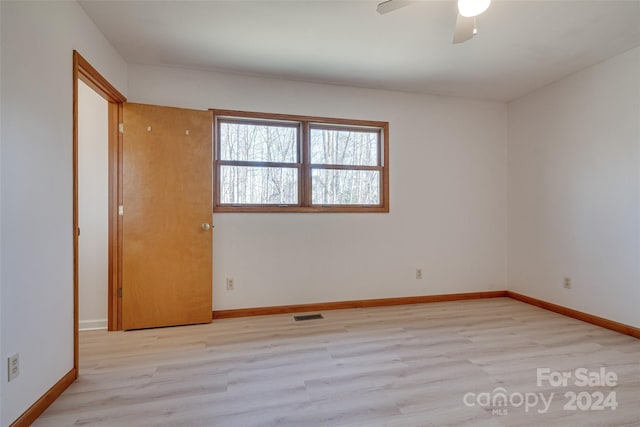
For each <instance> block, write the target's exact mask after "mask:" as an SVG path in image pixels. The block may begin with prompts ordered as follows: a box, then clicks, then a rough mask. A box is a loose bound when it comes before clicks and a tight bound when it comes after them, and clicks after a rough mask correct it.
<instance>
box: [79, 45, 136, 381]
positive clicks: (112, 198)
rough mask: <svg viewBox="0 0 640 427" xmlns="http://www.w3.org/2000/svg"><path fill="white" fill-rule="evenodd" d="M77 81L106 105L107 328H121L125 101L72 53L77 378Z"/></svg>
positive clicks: (93, 69) (104, 80) (113, 88)
mask: <svg viewBox="0 0 640 427" xmlns="http://www.w3.org/2000/svg"><path fill="white" fill-rule="evenodd" d="M78 79H80V80H82V81H83V82H84V83H86V84H87V85H88V86H89V87H91V88H92V89H93V90H94V91H96V93H98V94H99V95H100V96H102V97H103V98H104V99H105V100H107V102H108V103H109V119H108V120H109V125H108V129H109V136H108V139H109V279H108V283H109V285H108V286H109V290H108V296H109V297H108V311H107V316H108V318H109V324H108V329H109V330H110V331H114V330H119V329H121V323H122V321H121V316H120V301H119V299H118V288H119V286H120V283H121V262H120V260H121V256H122V250H121V248H122V239H121V238H122V223H121V220H120V217H119V216H118V205H119V204H120V203H121V202H122V179H121V176H122V134H120V132H119V129H118V124H119V123H121V122H122V109H123V103H124V102H125V101H126V100H127V98H125V96H124V95H122V94H121V93H120V92H119V91H118V90H117V89H116V88H115V87H114V86H113V85H111V83H109V81H108V80H107V79H105V78H104V77H103V76H102V74H100V73H99V72H98V71H97V70H96V69H95V68H94V67H93V66H92V65H91V64H90V63H89V62H88V61H87V60H86V59H84V58H83V57H82V55H80V54H79V53H78V51H76V50H74V51H73V231H72V232H73V366H74V370H75V378H77V377H78V326H79V325H78V279H79V276H78Z"/></svg>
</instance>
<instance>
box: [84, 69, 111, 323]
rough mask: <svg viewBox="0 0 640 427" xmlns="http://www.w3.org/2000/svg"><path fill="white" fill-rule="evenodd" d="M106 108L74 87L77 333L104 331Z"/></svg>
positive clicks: (88, 92)
mask: <svg viewBox="0 0 640 427" xmlns="http://www.w3.org/2000/svg"><path fill="white" fill-rule="evenodd" d="M108 125H109V103H108V102H107V101H106V100H105V99H104V98H102V97H101V96H100V95H98V94H97V93H96V92H95V91H94V90H92V89H91V88H90V87H89V86H87V85H86V84H84V83H83V82H81V81H79V82H78V226H79V227H80V230H81V233H80V238H79V245H78V248H79V255H78V258H79V268H78V270H79V292H78V294H79V295H78V297H79V298H78V302H79V324H80V329H81V330H85V329H106V328H107V287H108V281H109V280H108V279H109V138H108V137H109V134H108V132H109V128H108Z"/></svg>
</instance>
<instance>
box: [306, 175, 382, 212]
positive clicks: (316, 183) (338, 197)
mask: <svg viewBox="0 0 640 427" xmlns="http://www.w3.org/2000/svg"><path fill="white" fill-rule="evenodd" d="M311 198H312V203H313V204H314V205H379V204H380V172H379V171H370V170H344V169H313V170H312V172H311Z"/></svg>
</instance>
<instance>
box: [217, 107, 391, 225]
mask: <svg viewBox="0 0 640 427" xmlns="http://www.w3.org/2000/svg"><path fill="white" fill-rule="evenodd" d="M210 111H211V114H212V125H213V138H214V144H213V147H214V148H213V150H214V153H213V154H214V156H213V158H214V165H213V179H214V186H213V188H214V190H213V191H214V194H213V200H214V207H213V211H214V212H216V213H219V212H220V213H222V212H289V213H294V212H307V213H313V212H316V213H317V212H343V213H350V212H351V213H373V212H378V213H380V212H382V213H386V212H389V123H388V122H379V121H370V120H349V119H337V118H328V117H314V116H299V115H290V114H270V113H257V112H249V111H235V110H220V109H211V110H210ZM219 119H220V120H219ZM234 119H235V121H236V122H241V123H252V121H253V123H254V124H264V123H265V122H270V123H275V124H278V123H281V124H287V125H297V126H296V127H298V129H299V130H298V141H297V144H298V147H297V148H298V162H297V163H286V162H254V161H250V162H247V161H229V160H220V159H219V157H220V156H219V153H220V149H221V148H220V144H221V143H220V138H219V130H220V123H221V122H227V123H229V122H234ZM312 128H321V129H333V130H354V131H363V130H367V131H371V132H377V133H378V134H379V136H378V145H379V147H378V164H377V165H375V166H360V165H337V164H312V163H311V154H310V134H311V129H312ZM223 165H234V166H257V167H285V168H295V169H298V203H296V204H290V205H273V204H269V205H257V204H250V205H249V204H243V205H229V204H222V203H220V186H219V185H218V176H220V168H221V166H223ZM313 169H323V170H324V169H339V170H375V171H380V181H381V182H380V187H379V188H380V203H379V204H377V205H314V204H312V200H311V173H312V170H313Z"/></svg>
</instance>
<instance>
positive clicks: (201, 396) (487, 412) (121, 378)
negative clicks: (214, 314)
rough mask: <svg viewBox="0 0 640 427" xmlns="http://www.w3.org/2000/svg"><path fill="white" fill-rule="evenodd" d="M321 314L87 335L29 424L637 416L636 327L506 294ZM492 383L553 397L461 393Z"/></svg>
mask: <svg viewBox="0 0 640 427" xmlns="http://www.w3.org/2000/svg"><path fill="white" fill-rule="evenodd" d="M322 314H323V315H324V316H325V319H323V320H311V321H306V322H294V321H293V319H292V316H291V315H274V316H262V317H253V318H243V319H225V320H216V321H214V322H213V323H212V324H209V325H198V326H187V327H178V328H165V329H154V330H145V331H134V332H110V333H107V332H103V331H94V332H83V333H81V338H80V340H81V349H80V354H81V371H80V379H79V380H78V381H77V382H76V383H74V384H73V385H72V386H71V387H70V388H69V389H68V390H67V391H66V392H65V393H64V394H63V395H62V396H61V397H60V398H59V399H58V400H57V401H56V402H55V403H54V404H53V405H52V406H51V407H50V408H49V409H48V410H47V411H46V412H45V413H44V414H43V415H42V417H41V418H40V419H39V420H38V421H36V423H35V424H34V425H35V426H73V425H91V426H135V427H143V426H154V427H156V426H180V427H188V426H216V427H222V426H233V427H248V426H305V427H306V426H367V427H368V426H432V425H433V426H442V425H467V426H554V425H557V426H592V425H593V426H640V409H639V408H640V340H637V339H634V338H632V337H629V336H626V335H621V334H618V333H616V332H612V331H609V330H606V329H602V328H599V327H597V326H592V325H590V324H587V323H583V322H580V321H577V320H573V319H570V318H567V317H563V316H561V315H558V314H555V313H551V312H548V311H545V310H542V309H539V308H536V307H533V306H529V305H527V304H524V303H521V302H517V301H514V300H511V299H508V298H496V299H490V300H476V301H460V302H445V303H433V304H423V305H407V306H397V307H384V308H369V309H353V310H336V311H326V312H324V313H322ZM539 367H548V368H551V370H554V371H573V370H575V369H576V368H582V367H584V368H587V369H589V370H591V371H596V370H598V369H599V368H601V367H605V368H606V370H607V371H613V372H615V373H616V374H617V376H618V385H617V386H615V387H591V388H580V387H576V386H573V385H571V384H572V383H570V385H569V386H568V387H559V388H552V387H550V386H549V385H548V384H544V385H543V386H542V387H538V386H537V385H536V368H539ZM497 387H502V388H504V389H505V391H506V392H507V395H509V396H510V395H511V394H512V393H515V392H518V393H527V392H529V393H543V394H545V396H547V397H546V398H547V399H548V396H549V395H550V393H551V392H554V393H555V395H554V398H553V400H552V404H551V407H550V409H549V411H548V412H547V413H544V414H539V413H537V412H536V409H535V408H534V409H530V410H529V411H528V412H526V411H525V409H524V407H522V406H521V407H513V406H507V407H504V408H505V409H506V410H507V412H508V413H507V414H506V415H493V414H492V408H491V407H488V408H482V407H479V406H477V405H476V406H474V407H468V406H465V404H464V403H463V397H464V396H465V394H466V393H468V392H472V393H482V392H486V393H492V392H493V391H494V390H495V389H496V388H497ZM567 391H575V392H581V391H587V392H589V393H592V392H595V391H601V392H604V393H605V394H607V393H608V392H609V391H615V392H616V397H617V402H618V407H617V409H616V410H615V411H612V410H610V409H607V410H604V411H581V410H575V411H569V410H564V409H563V406H564V404H565V403H567V398H565V397H564V393H565V392H567ZM472 400H473V399H472ZM515 402H517V399H516V400H515ZM542 407H543V406H542V404H540V405H539V406H538V407H537V408H538V409H542Z"/></svg>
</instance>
